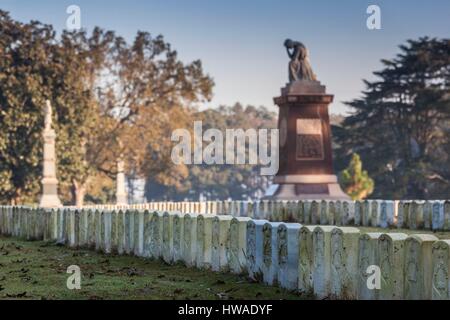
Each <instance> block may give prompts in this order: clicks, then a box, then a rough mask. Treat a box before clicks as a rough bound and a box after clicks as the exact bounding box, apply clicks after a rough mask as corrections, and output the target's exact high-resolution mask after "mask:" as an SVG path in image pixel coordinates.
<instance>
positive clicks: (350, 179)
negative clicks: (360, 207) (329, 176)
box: [339, 153, 374, 200]
mask: <svg viewBox="0 0 450 320" xmlns="http://www.w3.org/2000/svg"><path fill="white" fill-rule="evenodd" d="M339 178H340V179H339V182H340V184H341V186H342V188H343V189H344V192H345V193H347V194H348V195H349V196H350V197H351V198H352V199H353V200H361V199H365V198H367V197H368V196H370V194H371V193H372V192H373V188H374V182H373V180H372V179H371V178H370V177H369V174H368V173H367V171H366V170H363V169H362V162H361V158H360V157H359V155H358V154H357V153H354V154H353V155H352V159H351V161H350V163H349V165H348V168H347V169H345V170H343V171H342V172H341V174H340V177H339Z"/></svg>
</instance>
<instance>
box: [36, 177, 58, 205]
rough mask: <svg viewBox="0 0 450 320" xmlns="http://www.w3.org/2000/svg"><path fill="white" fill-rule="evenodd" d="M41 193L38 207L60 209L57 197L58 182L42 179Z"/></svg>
mask: <svg viewBox="0 0 450 320" xmlns="http://www.w3.org/2000/svg"><path fill="white" fill-rule="evenodd" d="M42 185H43V192H42V196H41V200H40V202H39V206H40V207H42V208H58V207H61V206H62V204H61V201H60V200H59V197H58V180H56V179H52V178H44V179H42Z"/></svg>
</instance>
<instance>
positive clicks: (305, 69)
mask: <svg viewBox="0 0 450 320" xmlns="http://www.w3.org/2000/svg"><path fill="white" fill-rule="evenodd" d="M284 46H285V47H286V51H287V54H288V56H289V58H291V61H290V62H289V82H294V81H297V80H312V81H316V80H317V78H316V75H315V74H314V72H313V71H312V68H311V64H310V63H309V57H308V49H306V47H305V45H304V44H303V43H301V42H298V41H293V40H291V39H287V40H286V41H284Z"/></svg>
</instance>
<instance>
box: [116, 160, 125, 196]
mask: <svg viewBox="0 0 450 320" xmlns="http://www.w3.org/2000/svg"><path fill="white" fill-rule="evenodd" d="M124 168H125V164H124V162H123V160H122V159H118V160H117V176H116V204H118V205H126V204H128V201H127V192H126V191H125V173H124Z"/></svg>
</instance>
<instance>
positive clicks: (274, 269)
mask: <svg viewBox="0 0 450 320" xmlns="http://www.w3.org/2000/svg"><path fill="white" fill-rule="evenodd" d="M279 225H280V222H267V223H265V224H264V226H263V228H262V233H263V235H262V236H263V263H262V266H261V270H262V274H263V281H264V283H266V284H268V285H273V284H276V283H277V275H278V245H277V228H278V226H279Z"/></svg>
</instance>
